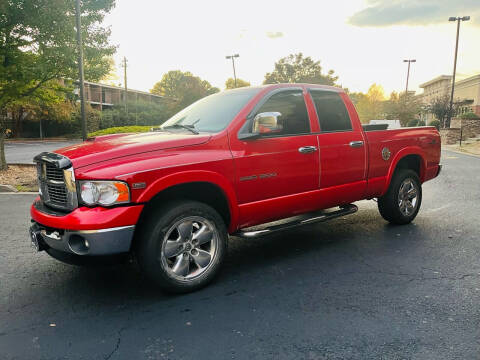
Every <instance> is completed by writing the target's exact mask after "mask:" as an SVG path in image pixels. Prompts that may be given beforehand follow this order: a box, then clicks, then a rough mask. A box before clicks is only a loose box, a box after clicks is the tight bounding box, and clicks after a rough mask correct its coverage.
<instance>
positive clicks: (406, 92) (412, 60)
mask: <svg viewBox="0 0 480 360" xmlns="http://www.w3.org/2000/svg"><path fill="white" fill-rule="evenodd" d="M403 62H406V63H408V70H407V85H406V86H405V102H406V101H407V100H406V99H407V95H408V78H409V77H410V63H414V62H417V60H415V59H409V60H403Z"/></svg>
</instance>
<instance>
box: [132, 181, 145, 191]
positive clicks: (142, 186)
mask: <svg viewBox="0 0 480 360" xmlns="http://www.w3.org/2000/svg"><path fill="white" fill-rule="evenodd" d="M146 187H147V184H146V183H144V182H139V183H133V184H132V189H145V188H146Z"/></svg>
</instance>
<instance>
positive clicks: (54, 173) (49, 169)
mask: <svg viewBox="0 0 480 360" xmlns="http://www.w3.org/2000/svg"><path fill="white" fill-rule="evenodd" d="M45 175H46V177H47V180H53V181H61V182H64V181H65V179H64V177H63V170H62V169H59V168H57V167H56V166H55V165H52V164H49V163H45Z"/></svg>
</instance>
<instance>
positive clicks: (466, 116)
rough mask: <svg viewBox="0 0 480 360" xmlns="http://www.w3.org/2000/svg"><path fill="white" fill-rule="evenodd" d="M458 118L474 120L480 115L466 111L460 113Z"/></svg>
mask: <svg viewBox="0 0 480 360" xmlns="http://www.w3.org/2000/svg"><path fill="white" fill-rule="evenodd" d="M460 118H461V119H464V120H476V119H480V116H478V115H477V114H475V113H473V112H468V113H465V114H462V115H460Z"/></svg>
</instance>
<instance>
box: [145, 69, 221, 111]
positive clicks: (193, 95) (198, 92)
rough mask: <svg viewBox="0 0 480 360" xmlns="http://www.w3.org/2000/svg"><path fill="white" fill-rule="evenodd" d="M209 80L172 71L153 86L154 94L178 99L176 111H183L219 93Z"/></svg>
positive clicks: (188, 73)
mask: <svg viewBox="0 0 480 360" xmlns="http://www.w3.org/2000/svg"><path fill="white" fill-rule="evenodd" d="M219 91H220V89H218V88H216V87H213V86H212V85H211V84H210V83H209V82H208V81H207V80H202V79H200V78H199V77H198V76H194V75H193V74H192V73H191V72H189V71H186V72H183V71H180V70H171V71H169V72H168V73H166V74H164V75H163V77H162V80H160V81H158V82H157V83H155V85H153V88H152V89H151V90H150V92H151V93H152V94H157V95H162V96H167V97H171V98H174V99H176V100H177V101H176V105H175V110H177V111H178V110H181V109H183V108H185V107H187V106H188V105H190V104H192V103H194V102H195V101H197V100H199V99H201V98H203V97H205V96H208V95H211V94H215V93H217V92H219Z"/></svg>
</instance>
